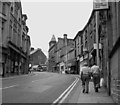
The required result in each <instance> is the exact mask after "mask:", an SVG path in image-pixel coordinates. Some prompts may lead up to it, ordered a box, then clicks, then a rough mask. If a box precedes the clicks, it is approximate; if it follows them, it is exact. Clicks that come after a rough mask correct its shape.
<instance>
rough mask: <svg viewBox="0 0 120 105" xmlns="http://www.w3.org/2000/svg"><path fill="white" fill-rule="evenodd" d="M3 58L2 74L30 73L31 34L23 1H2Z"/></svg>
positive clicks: (0, 16) (0, 14)
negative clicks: (22, 4)
mask: <svg viewBox="0 0 120 105" xmlns="http://www.w3.org/2000/svg"><path fill="white" fill-rule="evenodd" d="M0 7H1V10H2V11H0V20H1V24H2V25H1V29H0V30H1V34H0V37H1V39H2V41H0V42H1V43H0V48H1V55H2V59H1V61H0V68H1V69H0V70H1V73H0V74H1V75H3V76H9V75H12V74H25V73H28V65H29V62H28V61H29V53H30V46H31V41H30V36H29V35H28V27H27V26H26V20H27V15H25V14H22V7H21V2H20V1H19V2H0Z"/></svg>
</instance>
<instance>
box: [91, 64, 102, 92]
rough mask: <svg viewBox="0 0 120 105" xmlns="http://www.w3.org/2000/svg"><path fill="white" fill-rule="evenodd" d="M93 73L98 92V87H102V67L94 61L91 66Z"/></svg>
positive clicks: (95, 87)
mask: <svg viewBox="0 0 120 105" xmlns="http://www.w3.org/2000/svg"><path fill="white" fill-rule="evenodd" d="M91 73H92V77H93V83H94V89H95V92H98V88H99V87H100V68H99V66H97V65H96V63H94V64H93V66H92V67H91Z"/></svg>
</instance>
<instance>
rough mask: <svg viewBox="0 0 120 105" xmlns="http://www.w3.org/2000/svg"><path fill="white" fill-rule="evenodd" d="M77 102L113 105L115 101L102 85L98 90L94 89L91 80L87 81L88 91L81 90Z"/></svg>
mask: <svg viewBox="0 0 120 105" xmlns="http://www.w3.org/2000/svg"><path fill="white" fill-rule="evenodd" d="M77 103H109V104H111V105H114V104H113V103H115V102H114V101H113V99H112V97H111V96H109V95H108V94H107V91H106V89H105V88H104V87H101V88H100V89H99V92H98V93H97V92H95V91H94V87H93V82H90V83H89V93H88V94H87V93H82V90H81V92H80V94H79V98H78V100H77Z"/></svg>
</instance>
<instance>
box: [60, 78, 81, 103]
mask: <svg viewBox="0 0 120 105" xmlns="http://www.w3.org/2000/svg"><path fill="white" fill-rule="evenodd" d="M78 81H79V79H77V81H76V82H75V83H74V85H73V86H72V87H71V89H70V90H69V91H68V92H67V94H66V95H65V96H64V97H63V98H62V99H61V100H60V102H59V103H63V102H64V101H65V99H66V98H67V97H68V95H69V94H70V92H71V91H72V90H73V88H74V87H75V86H76V84H77V83H78Z"/></svg>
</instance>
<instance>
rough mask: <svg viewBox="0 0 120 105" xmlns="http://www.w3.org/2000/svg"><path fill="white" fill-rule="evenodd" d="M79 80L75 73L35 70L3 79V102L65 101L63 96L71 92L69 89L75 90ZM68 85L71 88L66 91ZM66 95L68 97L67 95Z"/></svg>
mask: <svg viewBox="0 0 120 105" xmlns="http://www.w3.org/2000/svg"><path fill="white" fill-rule="evenodd" d="M78 81H79V79H78V78H77V76H75V75H66V74H58V73H49V72H35V73H31V74H28V75H24V76H17V77H12V78H11V77H10V78H7V79H3V80H2V103H57V102H58V101H60V100H62V101H61V102H63V101H64V99H62V98H63V97H64V96H65V94H69V93H70V92H69V93H67V91H69V90H70V89H71V88H72V89H71V91H72V90H74V86H76V84H77V82H78ZM73 82H74V84H73ZM71 84H72V86H71ZM73 85H74V86H73ZM69 86H71V87H69ZM68 87H69V90H67V91H66V89H67V88H68ZM65 91H66V92H65ZM71 93H72V92H71ZM60 96H61V97H60ZM65 97H66V98H67V95H66V96H65ZM65 97H64V98H65ZM69 98H70V97H69ZM68 100H69V99H68Z"/></svg>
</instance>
